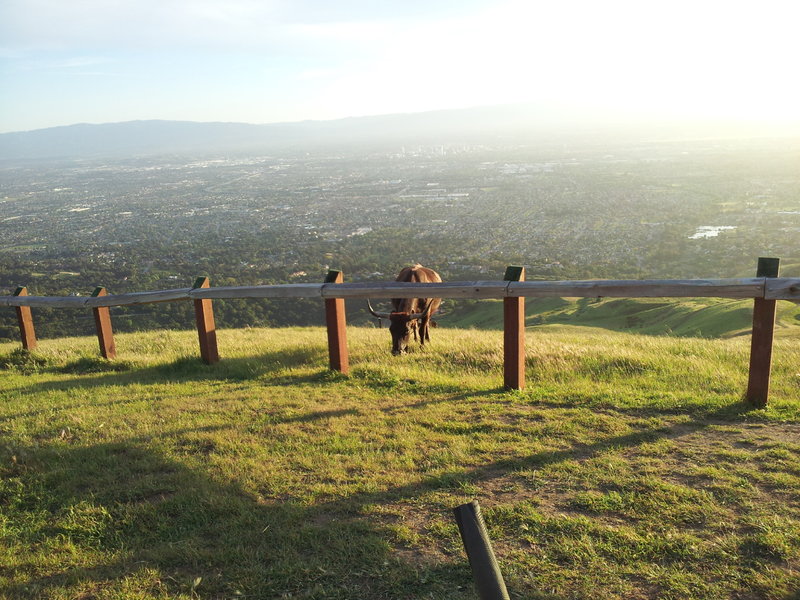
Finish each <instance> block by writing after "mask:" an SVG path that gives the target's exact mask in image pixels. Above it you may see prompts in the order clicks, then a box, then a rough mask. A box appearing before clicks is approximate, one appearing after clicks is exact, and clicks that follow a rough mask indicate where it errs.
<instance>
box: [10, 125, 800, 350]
mask: <svg viewBox="0 0 800 600" xmlns="http://www.w3.org/2000/svg"><path fill="white" fill-rule="evenodd" d="M798 164H800V142H798V141H797V140H791V139H783V140H781V139H771V140H770V139H764V140H698V141H681V142H679V141H660V142H659V141H652V142H646V141H640V142H627V143H626V142H623V141H619V142H615V143H609V142H608V141H605V142H602V143H601V142H598V141H591V140H587V141H582V142H579V141H573V142H571V143H565V142H563V141H561V142H559V143H549V144H548V143H527V144H523V143H514V144H506V145H504V144H500V143H497V142H496V141H493V142H491V143H490V142H487V143H480V144H479V143H469V144H467V143H442V144H426V145H404V144H396V145H393V144H387V145H386V147H383V148H379V149H375V148H373V149H369V150H357V149H344V150H341V149H340V150H331V149H329V150H324V151H323V150H316V151H314V152H308V153H306V152H297V151H294V152H285V153H281V152H272V153H269V154H253V155H244V154H230V153H229V154H226V155H224V156H221V155H218V156H213V157H209V156H207V155H198V156H187V155H168V156H147V157H142V158H115V159H111V158H108V159H96V158H95V159H87V158H75V159H64V160H60V161H47V162H43V161H33V160H30V161H13V160H6V161H3V162H2V163H0V294H10V293H12V292H13V291H14V289H15V288H16V286H19V285H25V286H27V287H28V289H29V291H30V293H34V294H38V295H68V294H80V295H85V294H89V293H91V291H92V289H93V288H94V287H95V286H97V285H104V286H106V287H107V288H108V289H109V291H110V292H112V293H122V292H130V291H144V290H156V289H167V288H174V287H186V286H188V285H191V283H192V281H193V280H194V278H195V277H196V276H198V275H207V276H209V277H210V278H211V283H212V285H256V284H265V283H285V282H302V281H313V282H316V281H321V280H322V279H323V277H324V275H325V273H326V270H327V269H328V268H336V269H341V270H343V271H344V273H345V278H346V280H348V281H363V280H387V279H393V278H394V276H395V274H396V273H397V271H399V269H400V268H402V266H404V265H407V264H410V263H414V262H421V263H423V264H425V265H429V266H431V267H434V268H435V269H436V270H437V271H438V272H439V273H440V274H441V275H442V277H443V278H444V279H445V280H451V281H454V280H471V279H500V278H501V277H502V274H503V270H504V268H505V266H506V265H509V264H522V265H525V267H526V269H527V277H528V278H529V279H551V280H562V279H590V278H631V279H638V278H724V277H750V276H754V275H755V267H756V259H757V257H758V256H779V257H781V258H782V259H783V260H784V265H785V269H784V272H785V273H786V274H791V273H790V272H789V271H791V269H793V268H794V269H795V270H796V267H793V266H792V265H793V263H796V262H798V260H800V256H798V254H797V243H796V240H797V239H798V232H800V171H798V169H797V165H798ZM786 269H789V271H786ZM228 304H229V307H228V308H227V309H226V310H227V312H226V313H225V317H224V318H225V320H226V322H227V323H228V324H229V325H231V326H243V325H261V324H271V325H280V324H292V323H309V322H316V321H315V320H318V319H317V317H318V315H317V313H318V312H319V309H318V307H316V304H314V303H312V302H311V301H308V302H305V301H300V302H292V303H280V302H277V303H272V304H269V305H266V304H264V303H262V304H257V303H244V302H242V303H237V302H229V303H228ZM312 306H313V307H314V308H311V307H312ZM185 310H187V308H186V307H180V308H179V307H159V308H158V310H155V309H153V308H152V307H146V308H139V309H137V310H136V311H134V310H132V309H131V310H126V309H119V311H120V312H119V315H120V317H121V319H119V323H120V326H121V327H122V328H123V329H125V328H138V327H146V326H156V325H159V326H174V325H178V324H180V323H183V324H184V325H185V324H186V322H185V316H184V315H183V312H181V311H185ZM1 318H2V321H0V335H2V336H5V337H13V336H14V335H15V331H14V327H15V322H14V317H13V314H9V315H3V316H2V317H1ZM75 319H76V322H77V325H76V324H75V323H69V319H67V321H64V320H63V319H61V321H62V322H64V323H65V324H64V325H63V326H64V327H65V328H72V329H74V328H75V327H76V326H77V327H79V328H80V327H84V325H85V326H86V327H89V326H90V324H89V323H88V322H86V323H84V325H81V324H80V323H82V322H84V321H82V319H83V320H85V316H76V317H75ZM46 321H47V318H46V316H45V322H46ZM45 326H46V327H51V328H55V327H56V325H55V324H50V325H45Z"/></svg>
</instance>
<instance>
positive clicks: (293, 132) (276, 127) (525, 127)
mask: <svg viewBox="0 0 800 600" xmlns="http://www.w3.org/2000/svg"><path fill="white" fill-rule="evenodd" d="M718 126H719V124H717V129H718V130H719V127H718ZM704 129H705V130H708V129H709V128H708V126H706V127H705V128H704ZM612 133H613V135H614V137H615V138H618V137H619V135H620V134H623V135H626V136H631V135H632V136H634V137H642V136H646V137H653V136H655V137H656V138H663V137H671V138H674V137H676V136H681V135H687V136H689V137H695V136H697V135H701V136H704V135H708V133H703V132H701V130H698V129H697V128H696V127H695V126H692V125H687V124H683V125H682V126H681V127H677V128H676V126H675V124H674V123H663V124H661V125H660V126H658V127H656V126H654V125H653V124H652V123H647V124H645V121H642V120H640V121H639V122H633V121H631V120H629V119H626V118H624V117H622V116H620V115H616V116H614V115H608V114H606V115H598V114H591V115H590V114H586V113H582V112H578V111H570V110H566V109H564V108H563V107H554V106H544V105H533V104H517V105H510V106H495V107H483V108H470V109H459V110H442V111H432V112H425V113H413V114H395V115H382V116H370V117H352V118H346V119H338V120H332V121H302V122H296V123H275V124H268V125H253V124H248V123H197V122H190V121H156V120H153V121H129V122H124V123H107V124H98V125H95V124H88V123H80V124H76V125H68V126H63V127H52V128H48V129H38V130H35V131H24V132H14V133H3V134H0V160H4V161H8V160H15V159H16V160H40V159H74V158H127V157H145V156H154V155H176V154H180V155H187V154H188V155H192V156H212V155H219V154H253V153H260V152H264V153H270V152H276V151H281V152H294V151H296V152H307V151H318V150H339V151H341V150H347V149H358V150H364V149H370V148H375V149H377V148H379V147H380V148H386V147H387V146H394V147H397V146H399V145H401V144H459V143H472V144H483V143H490V144H491V143H509V142H510V143H513V142H522V141H525V142H530V141H531V140H543V139H550V140H556V139H559V140H562V141H563V140H564V139H569V138H570V137H574V136H580V137H581V138H586V137H605V138H607V137H608V136H609V135H610V134H612Z"/></svg>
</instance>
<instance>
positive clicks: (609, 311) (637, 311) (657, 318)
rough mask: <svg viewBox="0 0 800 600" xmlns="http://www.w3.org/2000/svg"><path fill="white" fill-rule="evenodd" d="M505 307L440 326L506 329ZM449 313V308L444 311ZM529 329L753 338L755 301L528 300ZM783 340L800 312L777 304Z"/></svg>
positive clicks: (460, 306) (459, 309)
mask: <svg viewBox="0 0 800 600" xmlns="http://www.w3.org/2000/svg"><path fill="white" fill-rule="evenodd" d="M499 303H500V301H497V302H491V301H486V300H482V301H480V302H462V303H453V304H451V305H450V311H451V312H450V314H448V315H445V316H443V317H441V318H440V319H439V320H440V322H441V325H442V326H445V327H462V328H464V327H467V328H468V327H475V328H478V329H502V328H503V311H502V308H501V307H500V306H498V305H499ZM445 308H446V309H447V308H448V307H447V306H446V307H445ZM525 313H526V317H527V318H526V322H527V325H528V326H529V327H535V326H537V325H542V324H565V325H583V326H586V327H601V328H604V329H610V330H613V331H626V332H635V333H643V334H647V335H673V336H682V337H707V338H708V337H729V336H735V335H741V334H744V333H749V332H750V328H751V327H752V323H753V316H752V315H753V301H752V300H725V299H721V298H686V299H669V298H653V299H647V298H640V299H628V298H624V299H623V298H604V299H594V298H582V299H573V300H570V299H564V298H529V299H528V300H527V301H526V303H525ZM776 335H778V336H800V306H798V305H796V304H793V303H791V302H779V303H778V319H777V331H776Z"/></svg>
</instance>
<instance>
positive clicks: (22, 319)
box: [14, 286, 36, 350]
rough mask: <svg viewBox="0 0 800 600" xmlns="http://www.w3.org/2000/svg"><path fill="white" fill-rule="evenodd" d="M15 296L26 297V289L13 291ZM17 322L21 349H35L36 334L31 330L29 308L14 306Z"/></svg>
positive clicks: (20, 288) (19, 288)
mask: <svg viewBox="0 0 800 600" xmlns="http://www.w3.org/2000/svg"><path fill="white" fill-rule="evenodd" d="M14 295H15V296H27V295H28V288H26V287H24V286H23V287H18V288H17V289H16V290H15V291H14ZM14 308H15V309H16V311H17V320H19V335H20V337H21V338H22V347H23V348H24V349H25V350H33V349H34V348H36V332H35V331H34V329H33V315H32V314H31V307H30V306H15V307H14Z"/></svg>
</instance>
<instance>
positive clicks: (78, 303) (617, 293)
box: [0, 277, 800, 308]
mask: <svg viewBox="0 0 800 600" xmlns="http://www.w3.org/2000/svg"><path fill="white" fill-rule="evenodd" d="M765 281H766V282H767V283H766V284H765ZM765 294H766V297H767V299H770V300H795V301H800V279H797V278H775V279H768V280H765V279H764V278H761V277H756V278H751V279H688V280H679V279H668V280H663V279H652V280H590V281H523V282H504V281H451V282H445V283H397V282H369V283H340V284H325V283H292V284H278V285H259V286H229V287H217V288H202V289H192V288H177V289H172V290H157V291H151V292H132V293H129V294H116V295H108V296H102V297H97V298H90V297H86V296H0V306H29V307H39V308H84V307H87V308H95V307H101V306H128V305H135V304H151V303H155V302H175V301H179V300H188V299H192V300H200V299H204V298H205V299H209V300H210V299H223V298H320V297H321V298H415V297H421V298H505V297H511V298H515V297H554V296H556V297H590V298H591V297H598V296H600V297H609V298H692V297H717V298H763V297H765Z"/></svg>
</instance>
